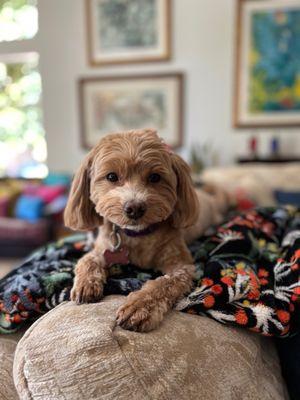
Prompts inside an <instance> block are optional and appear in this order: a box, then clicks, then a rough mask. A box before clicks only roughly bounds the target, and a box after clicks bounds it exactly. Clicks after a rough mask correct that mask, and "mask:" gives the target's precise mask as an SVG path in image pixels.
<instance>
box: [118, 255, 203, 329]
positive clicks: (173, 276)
mask: <svg viewBox="0 0 300 400" xmlns="http://www.w3.org/2000/svg"><path fill="white" fill-rule="evenodd" d="M166 261H167V260H166ZM172 261H173V262H172V263H171V264H170V263H168V262H166V264H165V265H164V266H163V267H161V268H160V269H161V271H162V272H163V273H165V274H166V275H164V276H162V277H159V278H157V279H155V280H150V281H148V282H146V283H145V285H144V286H143V287H142V289H141V290H138V291H137V292H133V293H130V294H129V296H128V297H127V299H126V301H125V303H124V304H123V305H122V306H121V307H120V308H119V309H118V311H117V323H118V325H120V326H121V327H122V328H124V329H128V330H134V331H139V332H148V331H151V330H152V329H155V328H156V327H157V326H158V325H159V324H160V322H161V321H162V320H163V318H164V315H165V314H166V313H167V312H168V311H169V310H170V309H171V308H172V307H173V305H174V304H175V303H176V302H177V301H178V300H179V299H180V298H181V297H182V296H184V294H186V293H188V292H189V291H190V290H191V288H192V285H193V278H194V275H195V267H194V265H192V264H184V263H183V262H182V261H177V263H175V264H174V260H172Z"/></svg>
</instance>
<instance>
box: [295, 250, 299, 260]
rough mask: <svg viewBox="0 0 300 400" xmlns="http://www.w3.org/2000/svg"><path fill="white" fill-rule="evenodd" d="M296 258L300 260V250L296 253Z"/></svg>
mask: <svg viewBox="0 0 300 400" xmlns="http://www.w3.org/2000/svg"><path fill="white" fill-rule="evenodd" d="M294 256H295V259H298V258H300V249H298V250H296V251H295V253H294Z"/></svg>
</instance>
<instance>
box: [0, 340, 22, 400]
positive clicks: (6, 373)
mask: <svg viewBox="0 0 300 400" xmlns="http://www.w3.org/2000/svg"><path fill="white" fill-rule="evenodd" d="M20 336H21V335H0V399H1V400H17V399H18V398H19V397H18V395H17V392H16V389H15V385H14V382H13V360H14V353H15V349H16V347H17V342H18V339H19V337H20Z"/></svg>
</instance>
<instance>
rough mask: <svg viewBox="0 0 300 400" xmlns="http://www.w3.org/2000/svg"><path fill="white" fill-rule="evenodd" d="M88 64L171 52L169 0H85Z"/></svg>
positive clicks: (161, 57)
mask: <svg viewBox="0 0 300 400" xmlns="http://www.w3.org/2000/svg"><path fill="white" fill-rule="evenodd" d="M85 3H86V16H87V18H86V19H87V41H88V46H87V48H88V59H89V63H90V65H91V66H94V67H96V66H101V65H111V64H127V63H143V62H155V61H163V60H168V59H170V56H171V0H85Z"/></svg>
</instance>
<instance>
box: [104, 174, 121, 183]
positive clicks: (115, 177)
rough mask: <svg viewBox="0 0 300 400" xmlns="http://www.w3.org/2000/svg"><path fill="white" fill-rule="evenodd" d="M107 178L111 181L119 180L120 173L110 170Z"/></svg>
mask: <svg viewBox="0 0 300 400" xmlns="http://www.w3.org/2000/svg"><path fill="white" fill-rule="evenodd" d="M106 179H107V180H108V181H109V182H117V181H118V180H119V178H118V175H117V174H116V173H114V172H110V173H109V174H107V175H106Z"/></svg>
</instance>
